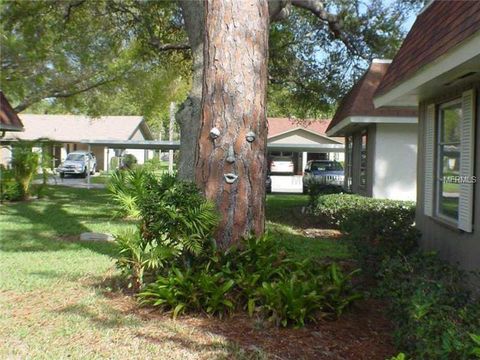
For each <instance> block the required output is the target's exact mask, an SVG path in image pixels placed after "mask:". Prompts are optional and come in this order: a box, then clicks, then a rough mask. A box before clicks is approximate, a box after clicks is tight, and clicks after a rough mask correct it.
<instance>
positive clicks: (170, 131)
mask: <svg viewBox="0 0 480 360" xmlns="http://www.w3.org/2000/svg"><path fill="white" fill-rule="evenodd" d="M175 109H176V106H175V103H174V102H171V103H170V121H169V123H168V141H173V127H174V126H175ZM168 173H169V174H170V175H171V174H173V150H168Z"/></svg>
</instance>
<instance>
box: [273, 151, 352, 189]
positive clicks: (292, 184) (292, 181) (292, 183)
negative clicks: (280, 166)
mask: <svg viewBox="0 0 480 360" xmlns="http://www.w3.org/2000/svg"><path fill="white" fill-rule="evenodd" d="M267 149H268V151H291V152H296V153H300V154H302V173H303V170H304V169H305V165H306V164H307V153H343V152H344V151H345V145H344V144H278V143H277V144H268V143H267ZM270 177H271V179H272V192H285V193H302V192H303V175H271V176H270Z"/></svg>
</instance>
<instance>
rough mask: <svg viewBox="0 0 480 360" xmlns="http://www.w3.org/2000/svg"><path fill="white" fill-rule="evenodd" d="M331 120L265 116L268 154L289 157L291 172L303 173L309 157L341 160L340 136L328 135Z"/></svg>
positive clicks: (342, 148)
mask: <svg viewBox="0 0 480 360" xmlns="http://www.w3.org/2000/svg"><path fill="white" fill-rule="evenodd" d="M329 124H330V119H314V120H313V119H312V120H308V119H302V120H299V119H293V118H268V138H267V144H268V149H269V150H268V157H269V158H270V159H271V158H274V157H276V156H288V157H290V156H291V157H292V159H293V164H294V174H296V175H302V174H303V170H305V165H306V164H307V161H309V160H337V161H340V162H343V161H344V149H345V145H344V143H343V139H342V138H331V137H328V136H327V134H326V133H325V132H326V129H327V127H328V125H329Z"/></svg>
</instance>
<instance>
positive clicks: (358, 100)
mask: <svg viewBox="0 0 480 360" xmlns="http://www.w3.org/2000/svg"><path fill="white" fill-rule="evenodd" d="M389 65H390V64H389V62H388V61H387V60H373V62H372V64H371V65H370V68H369V69H368V70H367V72H366V73H365V74H364V75H363V77H362V78H361V79H360V80H359V81H358V82H357V83H356V84H355V85H354V86H353V87H352V89H351V90H350V91H349V92H348V94H347V95H345V97H344V98H343V99H342V101H341V102H340V105H339V106H338V108H337V111H336V113H335V116H334V117H333V119H332V122H331V123H330V126H329V127H328V129H327V131H328V130H330V129H332V128H333V127H334V126H335V125H337V124H338V123H340V122H341V121H342V120H343V119H345V118H347V117H349V116H389V117H390V116H391V117H399V116H408V117H413V116H417V110H416V109H412V108H402V107H381V108H377V109H375V106H374V105H373V94H374V93H375V90H376V89H377V87H378V85H379V84H380V82H381V80H382V78H383V76H384V75H385V73H386V72H387V69H388V67H389Z"/></svg>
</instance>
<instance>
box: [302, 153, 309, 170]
mask: <svg viewBox="0 0 480 360" xmlns="http://www.w3.org/2000/svg"><path fill="white" fill-rule="evenodd" d="M307 155H308V153H307V152H306V151H304V152H303V153H302V174H303V173H304V172H305V167H306V166H307Z"/></svg>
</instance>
